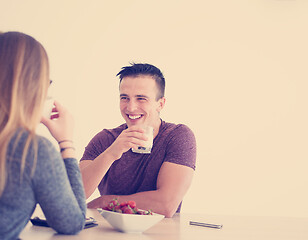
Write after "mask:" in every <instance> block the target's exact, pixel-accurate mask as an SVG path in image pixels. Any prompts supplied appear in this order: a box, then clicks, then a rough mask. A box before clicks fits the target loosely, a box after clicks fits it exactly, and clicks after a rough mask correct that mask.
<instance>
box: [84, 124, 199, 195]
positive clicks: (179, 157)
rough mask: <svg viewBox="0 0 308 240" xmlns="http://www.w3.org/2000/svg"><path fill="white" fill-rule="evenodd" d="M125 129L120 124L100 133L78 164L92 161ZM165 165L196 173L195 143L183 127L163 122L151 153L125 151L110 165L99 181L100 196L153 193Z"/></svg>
mask: <svg viewBox="0 0 308 240" xmlns="http://www.w3.org/2000/svg"><path fill="white" fill-rule="evenodd" d="M126 128H127V125H126V124H123V125H121V126H119V127H117V128H114V129H109V130H108V129H104V130H102V131H101V132H99V133H98V134H97V135H96V136H94V138H93V139H92V140H91V141H90V142H89V144H88V145H87V147H86V148H85V152H84V154H83V156H82V158H81V161H82V160H94V159H95V158H96V157H97V156H99V155H100V154H101V153H102V152H104V151H105V150H106V149H107V148H108V147H109V146H110V145H111V144H112V143H113V142H114V141H115V139H116V138H117V137H118V136H119V135H120V133H121V132H122V131H123V130H125V129H126ZM164 162H171V163H175V164H180V165H184V166H187V167H190V168H192V169H194V170H195V163H196V140H195V136H194V134H193V132H192V131H191V130H190V129H189V128H188V127H187V126H186V125H183V124H173V123H167V122H164V121H162V122H161V126H160V129H159V133H158V134H157V136H156V137H155V139H154V142H153V147H152V151H151V154H140V153H134V152H132V150H129V151H127V152H125V153H124V154H123V155H122V157H121V158H120V159H119V160H117V161H115V162H114V163H113V164H112V165H111V167H110V169H109V170H108V172H107V173H106V175H105V176H104V178H103V179H102V181H101V182H100V184H99V186H98V189H99V191H100V194H101V195H130V194H134V193H137V192H143V191H151V190H156V183H157V177H158V173H159V170H160V168H161V166H162V164H163V163H164Z"/></svg>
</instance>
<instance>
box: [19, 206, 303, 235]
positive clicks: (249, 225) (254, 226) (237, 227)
mask: <svg viewBox="0 0 308 240" xmlns="http://www.w3.org/2000/svg"><path fill="white" fill-rule="evenodd" d="M39 211H40V209H39V210H36V212H35V214H36V215H39V214H40V212H39ZM35 214H34V215H35ZM87 216H92V217H94V218H95V219H96V220H97V222H98V224H99V225H98V226H96V227H93V228H89V229H84V230H82V231H81V232H80V233H79V234H78V235H73V236H66V235H59V234H56V233H55V231H54V230H52V229H51V228H46V227H37V226H32V224H31V223H30V222H29V224H28V225H27V226H26V228H25V229H24V230H23V232H22V233H21V235H20V238H21V239H22V240H45V239H49V240H52V239H66V240H69V239H80V240H83V239H87V240H89V239H91V240H95V239H107V240H108V239H112V240H121V239H123V240H124V239H125V240H129V239H141V240H142V239H159V240H173V239H188V240H195V239H196V240H197V239H210V240H216V239H217V240H219V239H228V240H232V239H234V240H241V239H243V240H250V239H253V240H254V239H258V240H276V239H277V240H307V239H308V219H306V218H284V217H246V216H211V215H205V214H200V215H199V214H187V213H181V214H177V215H175V216H174V217H173V218H165V219H163V220H162V221H161V222H159V223H157V224H156V225H154V226H153V227H151V228H150V229H148V230H147V231H145V232H144V233H140V234H138V233H122V232H118V231H116V230H114V229H113V228H112V227H111V226H110V225H109V223H108V222H107V221H106V220H105V219H104V218H103V217H101V215H100V214H99V213H98V212H97V211H96V210H93V209H88V212H87ZM189 221H200V222H206V223H219V224H223V228H222V229H213V228H206V227H198V226H192V225H189Z"/></svg>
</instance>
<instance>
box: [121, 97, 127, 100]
mask: <svg viewBox="0 0 308 240" xmlns="http://www.w3.org/2000/svg"><path fill="white" fill-rule="evenodd" d="M120 99H121V100H127V99H128V97H120Z"/></svg>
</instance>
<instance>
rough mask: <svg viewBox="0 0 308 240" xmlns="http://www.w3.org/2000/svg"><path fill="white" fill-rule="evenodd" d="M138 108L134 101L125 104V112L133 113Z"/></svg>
mask: <svg viewBox="0 0 308 240" xmlns="http://www.w3.org/2000/svg"><path fill="white" fill-rule="evenodd" d="M137 108H138V106H137V103H136V102H135V101H134V100H130V101H129V102H128V104H127V110H128V111H129V112H134V111H135V110H136V109H137Z"/></svg>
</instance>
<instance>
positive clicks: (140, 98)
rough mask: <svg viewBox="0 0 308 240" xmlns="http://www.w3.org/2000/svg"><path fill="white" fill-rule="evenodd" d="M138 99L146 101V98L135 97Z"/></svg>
mask: <svg viewBox="0 0 308 240" xmlns="http://www.w3.org/2000/svg"><path fill="white" fill-rule="evenodd" d="M137 99H138V101H146V100H147V99H146V98H137Z"/></svg>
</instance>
